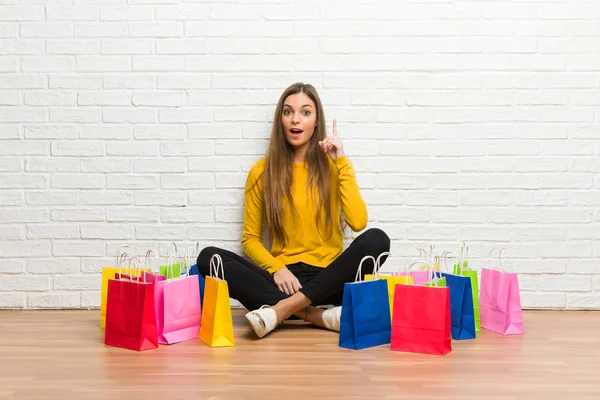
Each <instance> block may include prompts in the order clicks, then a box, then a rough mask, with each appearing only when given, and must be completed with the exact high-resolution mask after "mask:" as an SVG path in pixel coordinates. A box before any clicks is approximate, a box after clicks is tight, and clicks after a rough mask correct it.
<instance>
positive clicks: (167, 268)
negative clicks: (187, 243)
mask: <svg viewBox="0 0 600 400" xmlns="http://www.w3.org/2000/svg"><path fill="white" fill-rule="evenodd" d="M183 267H184V268H186V266H185V263H184V264H183ZM160 274H161V275H162V276H164V277H165V278H167V279H172V278H179V277H180V276H181V263H180V262H178V263H177V264H173V265H172V266H171V265H161V266H160Z"/></svg>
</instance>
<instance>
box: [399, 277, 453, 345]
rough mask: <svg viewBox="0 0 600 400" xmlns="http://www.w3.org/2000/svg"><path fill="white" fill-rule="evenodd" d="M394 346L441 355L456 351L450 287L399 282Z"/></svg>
mask: <svg viewBox="0 0 600 400" xmlns="http://www.w3.org/2000/svg"><path fill="white" fill-rule="evenodd" d="M390 348H391V350H397V351H406V352H411V353H423V354H438V355H444V354H447V353H449V352H450V351H452V341H451V337H450V293H449V291H448V288H447V287H440V286H415V285H402V284H397V285H396V291H395V294H394V314H393V317H392V341H391V344H390Z"/></svg>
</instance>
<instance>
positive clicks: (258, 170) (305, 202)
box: [242, 156, 368, 274]
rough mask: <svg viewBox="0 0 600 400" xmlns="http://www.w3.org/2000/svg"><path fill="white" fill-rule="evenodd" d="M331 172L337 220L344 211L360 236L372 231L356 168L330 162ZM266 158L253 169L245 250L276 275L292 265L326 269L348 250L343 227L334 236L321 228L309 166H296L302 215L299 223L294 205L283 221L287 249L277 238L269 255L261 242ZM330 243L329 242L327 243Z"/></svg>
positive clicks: (297, 205)
mask: <svg viewBox="0 0 600 400" xmlns="http://www.w3.org/2000/svg"><path fill="white" fill-rule="evenodd" d="M329 161H330V162H329V164H330V168H331V172H332V173H331V189H332V190H331V198H330V202H331V210H332V212H333V220H334V221H340V212H342V211H343V213H344V218H345V220H346V223H347V224H348V226H349V227H350V228H351V229H352V230H353V231H355V232H358V231H360V230H363V229H364V228H365V227H366V226H367V219H368V215H367V207H366V205H365V202H364V201H363V199H362V197H361V195H360V191H359V189H358V185H357V183H356V176H355V174H354V169H353V168H352V164H351V163H350V161H349V160H348V158H347V157H345V156H344V157H339V158H337V159H335V160H331V159H330V160H329ZM264 167H265V159H264V158H263V159H261V160H260V161H258V162H257V163H256V164H254V165H253V166H252V168H251V169H250V172H249V173H248V179H247V180H246V195H245V200H246V206H245V210H244V228H243V232H242V248H243V249H244V252H245V253H246V254H247V255H248V257H250V258H251V259H252V260H253V261H254V262H255V263H256V264H257V265H258V266H259V267H261V268H264V269H266V270H267V271H269V272H270V273H271V274H273V273H275V272H276V271H278V270H280V269H281V268H284V267H285V266H286V265H289V264H294V263H297V262H303V263H306V264H309V265H314V266H317V267H322V268H325V267H327V266H328V265H329V264H330V263H331V262H332V261H333V260H335V259H336V258H337V257H338V256H339V255H340V254H341V253H342V251H343V243H342V241H343V234H342V228H341V227H340V224H338V223H336V224H334V227H333V233H332V235H331V237H329V238H327V237H326V236H328V235H327V234H326V232H323V231H324V229H323V228H322V227H321V234H322V235H323V236H325V238H323V237H321V234H320V233H319V230H318V229H317V226H316V216H317V202H316V201H315V200H314V199H313V198H310V197H309V196H308V193H307V190H306V184H307V180H308V168H307V166H306V164H305V163H297V164H294V170H293V178H292V201H293V202H294V207H295V208H296V210H297V212H298V217H299V220H298V219H296V220H295V219H294V216H293V215H292V213H291V211H290V208H289V206H287V207H286V205H285V203H286V200H285V199H284V210H286V211H288V212H285V213H284V215H283V218H282V223H283V229H284V231H285V233H286V235H287V243H286V246H285V247H284V246H283V241H282V240H280V239H273V243H272V246H271V251H270V252H269V251H267V249H266V248H265V246H264V245H263V243H262V240H261V231H262V221H263V212H264V202H263V179H262V173H263V170H264ZM325 239H327V240H325Z"/></svg>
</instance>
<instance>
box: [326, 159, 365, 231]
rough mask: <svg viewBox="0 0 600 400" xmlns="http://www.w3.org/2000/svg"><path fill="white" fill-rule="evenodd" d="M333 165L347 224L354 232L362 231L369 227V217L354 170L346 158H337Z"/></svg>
mask: <svg viewBox="0 0 600 400" xmlns="http://www.w3.org/2000/svg"><path fill="white" fill-rule="evenodd" d="M333 163H334V164H335V166H336V167H337V170H338V179H339V192H340V199H341V202H342V212H343V213H344V218H345V219H346V223H347V224H348V226H349V227H350V229H352V230H353V231H354V232H358V231H361V230H363V229H365V227H366V226H367V221H368V219H369V215H368V213H367V205H366V204H365V202H364V200H363V198H362V196H361V195H360V190H359V188H358V183H357V182H356V174H355V173H354V168H353V167H352V164H351V163H350V160H348V157H346V156H343V157H338V158H336V159H335V160H333Z"/></svg>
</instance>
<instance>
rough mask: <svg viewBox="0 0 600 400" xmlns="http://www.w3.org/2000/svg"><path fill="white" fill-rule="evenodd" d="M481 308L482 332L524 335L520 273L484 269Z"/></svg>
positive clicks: (480, 294)
mask: <svg viewBox="0 0 600 400" xmlns="http://www.w3.org/2000/svg"><path fill="white" fill-rule="evenodd" d="M500 254H502V250H501V251H500ZM479 309H480V313H481V327H482V328H483V329H487V330H490V331H493V332H496V333H500V334H502V335H519V334H522V333H523V332H524V329H523V312H522V310H521V295H520V293H519V278H518V276H517V274H516V273H514V272H503V271H498V270H494V269H488V268H482V269H481V286H480V288H479Z"/></svg>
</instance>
